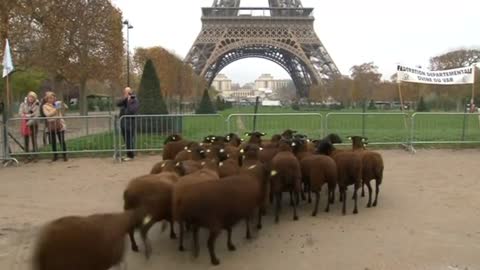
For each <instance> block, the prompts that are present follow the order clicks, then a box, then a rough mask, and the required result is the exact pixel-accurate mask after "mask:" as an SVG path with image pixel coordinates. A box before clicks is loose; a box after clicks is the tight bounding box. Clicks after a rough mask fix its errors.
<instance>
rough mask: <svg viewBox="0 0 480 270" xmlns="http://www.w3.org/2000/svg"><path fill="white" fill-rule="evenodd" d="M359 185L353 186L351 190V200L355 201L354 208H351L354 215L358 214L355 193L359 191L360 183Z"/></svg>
mask: <svg viewBox="0 0 480 270" xmlns="http://www.w3.org/2000/svg"><path fill="white" fill-rule="evenodd" d="M359 183H360V184H358V183H357V184H355V186H354V190H353V198H354V200H355V207H354V208H353V213H354V214H358V208H357V197H358V196H357V193H358V190H359V189H360V185H361V183H362V182H361V181H360V182H359Z"/></svg>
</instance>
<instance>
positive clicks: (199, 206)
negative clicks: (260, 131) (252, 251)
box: [174, 164, 265, 265]
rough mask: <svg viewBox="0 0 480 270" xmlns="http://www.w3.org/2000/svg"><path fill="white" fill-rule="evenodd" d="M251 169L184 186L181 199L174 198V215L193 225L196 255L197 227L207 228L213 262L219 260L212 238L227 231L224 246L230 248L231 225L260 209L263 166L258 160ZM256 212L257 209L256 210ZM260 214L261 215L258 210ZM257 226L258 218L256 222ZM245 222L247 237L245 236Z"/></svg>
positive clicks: (262, 190)
mask: <svg viewBox="0 0 480 270" xmlns="http://www.w3.org/2000/svg"><path fill="white" fill-rule="evenodd" d="M250 170H251V171H252V172H251V173H247V172H245V171H243V172H242V173H241V174H239V175H235V176H230V177H226V178H222V179H221V181H208V182H203V183H197V184H193V185H190V186H188V187H187V188H185V189H184V190H183V194H182V195H183V198H182V200H179V201H177V203H176V204H175V206H174V207H175V208H174V215H175V217H176V218H178V219H179V220H184V221H187V222H189V223H190V224H192V225H193V235H194V237H193V238H194V243H195V249H194V254H195V255H196V256H198V229H199V228H200V227H202V228H207V229H208V230H209V231H210V235H209V238H208V250H209V253H210V260H211V263H212V264H213V265H218V264H219V263H220V262H219V260H218V258H217V256H216V255H215V242H216V238H217V237H218V235H219V234H220V232H221V230H223V229H225V230H227V232H228V241H227V246H228V249H229V250H231V251H233V250H235V246H234V245H233V244H232V241H231V235H232V227H233V226H234V225H235V224H237V223H238V222H239V221H240V220H242V219H246V220H247V225H248V224H249V219H250V217H251V216H252V214H253V212H254V211H255V210H256V209H260V208H261V205H262V203H263V199H264V196H265V194H264V190H265V182H261V181H262V180H261V179H264V178H263V177H256V175H259V176H260V175H265V171H264V168H263V167H262V166H261V164H259V165H258V166H254V167H252V168H250ZM259 212H260V211H259ZM259 217H260V218H261V215H260V214H259ZM258 226H259V227H261V219H260V225H258ZM249 236H250V235H249V227H248V226H247V237H249Z"/></svg>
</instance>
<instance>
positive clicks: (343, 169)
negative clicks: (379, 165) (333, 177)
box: [317, 142, 362, 215]
mask: <svg viewBox="0 0 480 270" xmlns="http://www.w3.org/2000/svg"><path fill="white" fill-rule="evenodd" d="M317 151H318V153H319V154H324V155H327V156H330V157H332V158H333V160H335V163H336V164H337V182H338V187H339V190H340V200H341V201H343V208H342V213H343V214H344V215H345V214H346V207H347V206H346V201H347V200H346V191H347V187H348V186H349V185H354V191H353V199H354V201H355V207H354V210H353V213H354V214H357V213H358V208H357V199H358V196H357V191H358V189H359V188H360V186H361V185H362V158H361V156H360V155H359V154H358V153H355V152H353V151H337V150H336V149H335V147H334V146H333V144H332V143H330V142H321V143H320V144H319V146H318V149H317Z"/></svg>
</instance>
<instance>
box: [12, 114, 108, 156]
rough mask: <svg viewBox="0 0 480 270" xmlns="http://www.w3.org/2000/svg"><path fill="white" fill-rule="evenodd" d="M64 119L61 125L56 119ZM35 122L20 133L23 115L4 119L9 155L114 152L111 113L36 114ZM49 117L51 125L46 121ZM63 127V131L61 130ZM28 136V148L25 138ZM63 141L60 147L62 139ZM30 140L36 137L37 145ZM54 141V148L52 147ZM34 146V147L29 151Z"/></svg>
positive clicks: (34, 139)
mask: <svg viewBox="0 0 480 270" xmlns="http://www.w3.org/2000/svg"><path fill="white" fill-rule="evenodd" d="M60 119H63V121H64V125H65V126H63V124H61V123H60V122H58V121H56V120H60ZM32 120H33V121H35V124H34V125H32V127H33V128H32V129H30V131H28V132H29V133H30V134H29V135H28V136H26V134H25V133H24V134H22V131H21V129H22V118H12V119H9V120H8V121H7V131H8V134H9V143H8V145H9V148H10V151H11V155H13V156H22V155H42V154H53V153H54V152H56V154H74V153H105V152H111V153H114V152H115V149H116V148H115V142H116V133H115V132H114V125H113V122H114V118H113V117H112V116H111V115H95V116H65V117H57V118H35V119H32ZM48 120H51V125H50V127H49V124H47V121H48ZM62 131H63V133H62ZM26 137H28V148H27V140H26ZM63 140H64V141H65V142H66V149H65V150H64V149H63V145H62V141H63ZM32 141H35V142H36V143H35V144H36V146H37V147H36V148H37V149H33V148H34V145H35V144H33V143H32ZM53 145H55V146H56V151H53V147H52V146H53ZM32 150H33V151H32Z"/></svg>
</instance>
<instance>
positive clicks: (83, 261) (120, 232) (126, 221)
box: [33, 210, 149, 270]
mask: <svg viewBox="0 0 480 270" xmlns="http://www.w3.org/2000/svg"><path fill="white" fill-rule="evenodd" d="M144 219H145V212H144V211H140V210H139V211H126V212H123V213H118V214H97V215H91V216H87V217H81V216H69V217H63V218H60V219H56V220H54V221H52V222H51V223H49V224H47V225H46V226H45V227H44V228H42V230H41V232H40V234H39V237H38V238H37V241H36V245H35V249H34V253H33V269H34V270H65V269H69V270H85V269H90V270H107V269H109V268H111V267H112V266H116V265H119V264H120V263H121V262H122V260H123V256H124V247H125V235H126V234H127V233H128V232H129V231H131V230H133V229H135V228H138V227H139V226H141V224H142V223H143V221H144ZM145 244H146V250H147V249H148V248H149V247H148V246H149V244H148V243H147V242H146V243H145Z"/></svg>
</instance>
